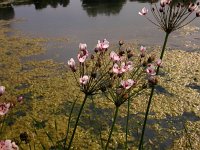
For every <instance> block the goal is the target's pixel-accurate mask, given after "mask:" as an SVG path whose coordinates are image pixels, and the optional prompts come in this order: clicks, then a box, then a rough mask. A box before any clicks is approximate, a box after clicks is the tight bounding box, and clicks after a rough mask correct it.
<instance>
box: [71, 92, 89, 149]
mask: <svg viewBox="0 0 200 150" xmlns="http://www.w3.org/2000/svg"><path fill="white" fill-rule="evenodd" d="M87 97H88V95H87V94H85V97H84V100H83V103H82V105H81V108H80V110H79V114H78V117H77V119H76V123H75V127H74V130H73V133H72V137H71V139H70V142H69V145H68V148H67V150H69V149H70V147H71V145H72V142H73V139H74V135H75V133H76V128H77V126H78V122H79V118H80V116H81V113H82V111H83V107H84V105H85V102H86V100H87Z"/></svg>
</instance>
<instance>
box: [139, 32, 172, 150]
mask: <svg viewBox="0 0 200 150" xmlns="http://www.w3.org/2000/svg"><path fill="white" fill-rule="evenodd" d="M169 34H170V33H166V35H165V41H164V44H163V47H162V51H161V54H160V59H161V60H162V59H163V56H164V52H165V47H166V44H167V40H168V37H169ZM159 68H160V67H159V66H158V67H157V71H156V75H158V73H159ZM154 89H155V86H154V85H153V86H152V89H151V94H150V97H149V101H148V105H147V109H146V113H145V118H144V123H143V128H142V135H141V139H140V144H139V148H138V149H139V150H142V149H143V139H144V133H145V128H146V123H147V119H148V115H149V110H150V107H151V101H152V98H153V94H154Z"/></svg>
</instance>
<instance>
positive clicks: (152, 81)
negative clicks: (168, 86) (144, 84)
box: [148, 76, 158, 85]
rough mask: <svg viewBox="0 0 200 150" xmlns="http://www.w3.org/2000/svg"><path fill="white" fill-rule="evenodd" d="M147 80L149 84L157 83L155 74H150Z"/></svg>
mask: <svg viewBox="0 0 200 150" xmlns="http://www.w3.org/2000/svg"><path fill="white" fill-rule="evenodd" d="M148 82H149V84H150V85H156V84H157V83H158V79H157V78H156V76H150V77H148Z"/></svg>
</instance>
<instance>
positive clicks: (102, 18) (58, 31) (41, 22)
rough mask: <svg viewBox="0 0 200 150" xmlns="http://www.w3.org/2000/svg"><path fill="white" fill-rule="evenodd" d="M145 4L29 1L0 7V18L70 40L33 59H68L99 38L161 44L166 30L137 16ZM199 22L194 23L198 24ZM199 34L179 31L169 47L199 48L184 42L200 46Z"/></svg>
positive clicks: (130, 0) (144, 0) (140, 0)
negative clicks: (16, 20) (81, 45)
mask: <svg viewBox="0 0 200 150" xmlns="http://www.w3.org/2000/svg"><path fill="white" fill-rule="evenodd" d="M26 1H28V0H26ZM144 6H145V7H149V1H148V0H71V1H70V0H53V1H52V0H29V1H28V2H24V3H17V2H15V3H14V4H13V6H12V7H11V8H4V9H0V19H4V20H10V19H24V21H22V22H20V23H12V24H11V26H10V28H12V29H19V30H21V31H22V32H24V33H28V34H30V35H33V36H36V37H47V38H67V39H69V41H68V42H66V43H57V44H56V43H55V42H53V40H52V42H51V40H50V41H49V43H48V47H47V48H48V51H47V53H46V54H44V55H40V56H34V57H33V58H31V59H45V58H52V59H55V60H59V61H66V60H67V59H68V58H70V57H75V56H76V51H77V48H78V45H79V43H80V42H82V43H87V44H88V48H89V49H91V50H92V49H93V48H94V46H95V45H96V43H97V40H99V39H104V38H106V39H107V40H108V41H110V42H111V43H112V44H115V43H117V42H118V40H120V39H123V40H125V41H128V42H131V41H136V42H137V43H139V44H141V45H150V46H154V45H161V44H162V41H163V38H164V37H163V36H164V33H163V32H162V31H160V30H159V29H157V28H156V27H155V26H154V25H153V24H151V23H150V22H148V21H147V20H146V19H145V18H144V17H141V16H139V15H138V11H140V10H141V8H143V7H144ZM199 21H200V20H199V19H198V20H196V21H194V22H193V23H192V25H196V26H199ZM174 36H175V37H174ZM199 36H200V33H199V32H198V33H194V34H190V35H189V36H187V37H185V36H181V35H180V36H179V33H178V32H177V33H175V34H173V35H172V36H171V38H170V41H169V46H170V47H171V48H180V49H184V50H198V49H195V48H192V47H191V46H188V47H186V46H185V43H187V42H189V41H191V43H190V42H189V43H190V44H191V45H192V44H197V45H198V44H199V45H200V42H199V38H198V37H199Z"/></svg>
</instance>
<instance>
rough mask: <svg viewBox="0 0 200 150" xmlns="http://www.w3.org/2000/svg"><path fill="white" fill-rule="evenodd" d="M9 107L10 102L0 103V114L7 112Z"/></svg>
mask: <svg viewBox="0 0 200 150" xmlns="http://www.w3.org/2000/svg"><path fill="white" fill-rule="evenodd" d="M9 108H10V103H7V104H6V103H3V104H0V116H3V115H5V114H6V113H7V112H8V110H9Z"/></svg>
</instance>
